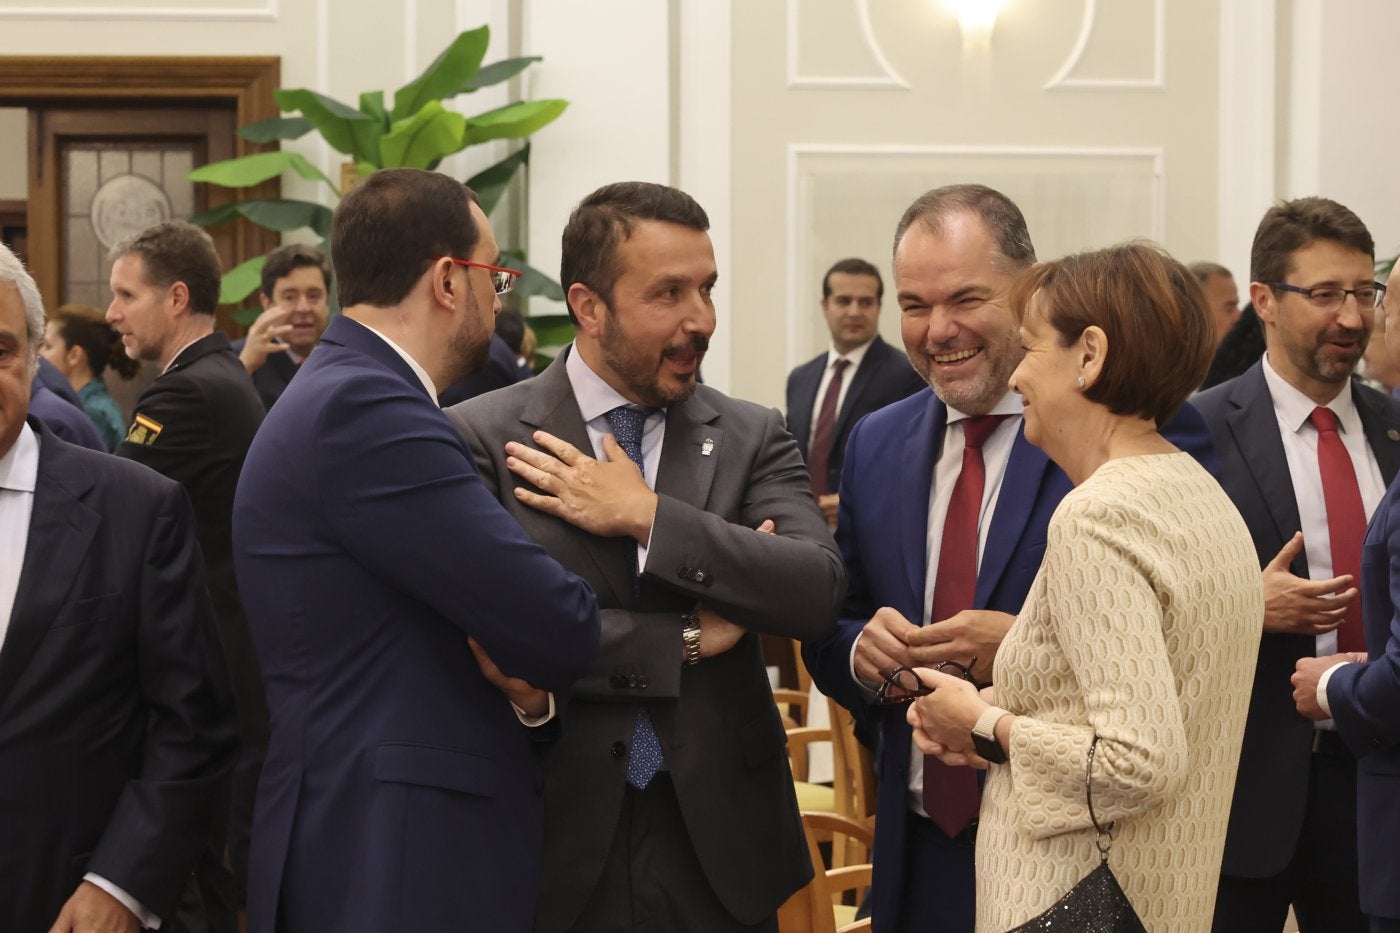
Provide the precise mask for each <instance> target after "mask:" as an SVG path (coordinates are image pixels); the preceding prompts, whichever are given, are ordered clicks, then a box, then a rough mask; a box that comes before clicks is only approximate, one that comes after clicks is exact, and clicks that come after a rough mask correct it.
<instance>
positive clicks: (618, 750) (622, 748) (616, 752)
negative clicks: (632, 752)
mask: <svg viewBox="0 0 1400 933" xmlns="http://www.w3.org/2000/svg"><path fill="white" fill-rule="evenodd" d="M611 751H612V756H613V757H614V758H621V757H622V756H623V755H625V754H627V745H626V744H625V743H623V742H614V743H612V749H611Z"/></svg>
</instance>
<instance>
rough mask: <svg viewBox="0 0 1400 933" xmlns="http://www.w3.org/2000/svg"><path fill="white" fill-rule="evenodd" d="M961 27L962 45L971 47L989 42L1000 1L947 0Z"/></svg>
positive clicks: (995, 22)
mask: <svg viewBox="0 0 1400 933" xmlns="http://www.w3.org/2000/svg"><path fill="white" fill-rule="evenodd" d="M948 2H949V4H950V5H951V6H952V7H953V12H954V13H956V14H957V16H958V25H959V26H961V27H962V34H963V43H964V44H965V45H973V44H980V43H985V42H988V41H990V40H991V37H992V29H993V28H994V27H995V26H996V24H997V12H998V11H999V10H1000V9H1001V0H948Z"/></svg>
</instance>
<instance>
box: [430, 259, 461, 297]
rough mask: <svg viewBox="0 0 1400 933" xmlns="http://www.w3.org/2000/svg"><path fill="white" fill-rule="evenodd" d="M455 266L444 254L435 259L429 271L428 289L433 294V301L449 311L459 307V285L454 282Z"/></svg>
mask: <svg viewBox="0 0 1400 933" xmlns="http://www.w3.org/2000/svg"><path fill="white" fill-rule="evenodd" d="M453 267H454V263H453V262H452V260H451V259H448V258H447V257H445V256H444V257H443V258H442V259H438V260H435V261H434V262H433V264H432V265H431V266H429V267H428V272H427V275H428V289H429V291H430V292H431V294H432V298H433V303H434V304H436V305H438V306H439V307H441V308H444V309H446V310H448V311H453V310H456V308H457V286H456V284H455V283H454V282H453V277H452V272H453Z"/></svg>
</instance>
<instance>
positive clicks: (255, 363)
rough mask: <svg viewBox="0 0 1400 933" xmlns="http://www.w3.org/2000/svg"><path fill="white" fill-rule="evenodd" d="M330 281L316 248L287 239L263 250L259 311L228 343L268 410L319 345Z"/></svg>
mask: <svg viewBox="0 0 1400 933" xmlns="http://www.w3.org/2000/svg"><path fill="white" fill-rule="evenodd" d="M330 285H331V262H330V260H329V259H328V258H327V257H326V254H325V253H323V252H321V251H320V250H319V249H314V248H312V247H310V246H306V245H304V244H301V243H291V244H288V245H287V246H282V247H279V248H277V249H275V250H273V251H272V252H270V253H268V254H267V259H266V261H264V262H263V267H262V281H261V284H260V285H259V287H258V300H259V301H261V302H262V306H263V313H262V314H260V315H258V319H257V320H256V321H254V322H253V326H252V327H250V328H248V335H247V336H246V337H243V338H242V339H240V340H235V341H234V342H233V351H234V352H235V353H237V354H238V361H239V362H240V363H242V364H243V368H244V369H246V370H247V371H248V375H250V376H252V377H253V385H254V386H255V387H256V388H257V390H258V397H259V398H260V399H262V403H263V407H264V408H267V409H268V410H271V408H272V405H273V403H274V402H276V401H277V400H278V399H279V398H281V397H282V393H283V392H285V391H287V385H288V384H289V383H290V382H291V381H292V377H293V376H295V375H296V374H297V369H299V368H300V367H301V364H302V363H304V362H306V358H307V357H308V356H310V355H311V351H312V350H314V349H316V344H318V343H320V341H321V334H322V333H324V332H325V330H326V323H327V322H328V321H329V320H330V315H331V304H330V300H331V298H330V296H331V292H330Z"/></svg>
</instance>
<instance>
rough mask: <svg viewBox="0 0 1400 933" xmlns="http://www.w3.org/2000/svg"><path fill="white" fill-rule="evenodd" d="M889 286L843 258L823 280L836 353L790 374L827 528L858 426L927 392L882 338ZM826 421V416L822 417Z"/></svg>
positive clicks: (794, 415)
mask: <svg viewBox="0 0 1400 933" xmlns="http://www.w3.org/2000/svg"><path fill="white" fill-rule="evenodd" d="M884 297H885V283H884V281H883V280H882V279H881V278H880V270H879V269H877V268H875V266H873V265H872V264H870V263H868V262H866V261H865V260H864V259H843V260H841V261H840V262H838V263H836V264H835V265H833V266H832V267H831V268H830V269H828V270H827V273H826V275H825V276H823V277H822V316H823V317H824V318H825V319H826V326H827V329H828V330H830V331H831V349H830V350H828V351H827V352H825V353H823V354H821V355H820V356H817V357H814V358H813V359H810V360H808V361H807V362H805V363H803V364H802V365H801V366H799V367H797V368H796V369H794V370H793V371H792V372H791V373H789V374H788V381H787V427H788V431H789V432H790V433H791V434H792V436H793V439H794V440H796V441H797V449H798V450H800V451H802V459H804V460H805V461H807V470H808V472H809V473H811V476H812V494H813V495H815V496H816V497H817V505H819V506H821V510H822V514H823V515H825V516H826V520H827V524H829V525H831V527H833V528H835V527H836V508H837V503H838V501H839V497H838V496H837V494H836V490H837V488H838V487H839V486H840V485H841V464H842V462H843V461H844V460H845V457H846V441H847V440H848V439H849V437H850V435H851V428H853V427H855V424H856V422H857V421H859V420H860V419H861V418H864V417H865V416H866V415H868V414H870V413H871V412H872V411H875V410H876V409H877V408H884V407H885V406H886V405H889V404H890V403H892V402H897V401H899V400H900V399H902V398H908V397H909V396H911V395H913V394H914V393H915V392H918V391H919V390H920V389H922V388H924V380H923V379H922V378H921V377H920V376H919V374H918V373H917V372H915V371H914V369H913V367H911V366H910V365H909V360H908V359H907V358H906V357H905V355H904V354H903V353H900V352H899V351H898V350H896V349H895V348H894V347H892V346H890V345H889V344H887V343H885V341H884V340H882V339H880V334H879V331H878V327H879V323H880V302H881V301H883V300H884ZM824 412H825V413H826V418H823V413H824Z"/></svg>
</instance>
